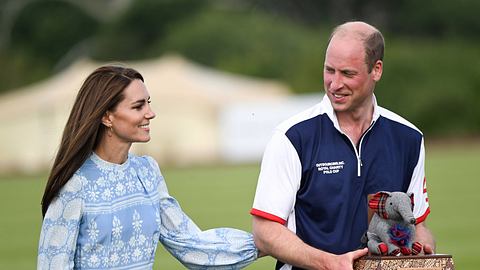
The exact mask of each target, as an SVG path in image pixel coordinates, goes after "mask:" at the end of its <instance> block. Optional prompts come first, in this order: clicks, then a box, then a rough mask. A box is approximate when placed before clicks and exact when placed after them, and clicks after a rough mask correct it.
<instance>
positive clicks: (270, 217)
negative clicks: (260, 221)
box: [250, 208, 287, 225]
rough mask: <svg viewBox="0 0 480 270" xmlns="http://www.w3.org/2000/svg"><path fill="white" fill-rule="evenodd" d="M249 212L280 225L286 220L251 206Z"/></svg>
mask: <svg viewBox="0 0 480 270" xmlns="http://www.w3.org/2000/svg"><path fill="white" fill-rule="evenodd" d="M250 214H251V215H254V216H257V217H261V218H265V219H268V220H271V221H275V222H278V223H280V224H282V225H285V223H287V221H286V220H284V219H283V218H280V217H277V216H275V215H272V214H269V213H267V212H263V211H260V210H258V209H255V208H252V210H250Z"/></svg>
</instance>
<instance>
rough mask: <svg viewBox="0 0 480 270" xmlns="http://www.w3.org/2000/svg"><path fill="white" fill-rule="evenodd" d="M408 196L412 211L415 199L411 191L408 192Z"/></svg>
mask: <svg viewBox="0 0 480 270" xmlns="http://www.w3.org/2000/svg"><path fill="white" fill-rule="evenodd" d="M408 197H410V202H411V204H412V211H413V207H414V206H415V200H414V198H413V193H409V194H408Z"/></svg>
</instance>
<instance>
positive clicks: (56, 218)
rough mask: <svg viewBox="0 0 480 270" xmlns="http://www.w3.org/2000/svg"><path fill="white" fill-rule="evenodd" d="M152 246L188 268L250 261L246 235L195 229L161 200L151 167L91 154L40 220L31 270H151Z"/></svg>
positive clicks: (148, 161) (167, 199)
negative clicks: (35, 264)
mask: <svg viewBox="0 0 480 270" xmlns="http://www.w3.org/2000/svg"><path fill="white" fill-rule="evenodd" d="M158 241H160V242H161V243H162V244H163V245H164V246H165V248H166V249H167V250H168V251H169V252H170V253H171V254H172V255H173V256H175V258H177V259H178V260H179V261H180V262H181V263H182V264H183V265H184V266H185V267H187V268H189V269H207V268H208V269H239V268H243V267H245V266H247V265H248V264H250V263H251V262H253V261H254V260H255V259H256V258H257V249H256V247H255V245H254V243H253V238H252V235H251V234H249V233H247V232H243V231H240V230H236V229H230V228H219V229H212V230H207V231H201V230H200V229H199V228H198V227H197V225H195V223H194V222H193V221H192V220H190V218H189V217H188V216H187V215H186V214H185V213H183V211H182V209H181V208H180V206H179V205H178V203H177V201H176V200H175V199H174V198H173V197H171V196H170V195H169V194H168V191H167V187H166V185H165V181H164V179H163V176H162V174H161V172H160V169H159V168H158V165H157V163H156V162H155V161H154V160H153V159H152V158H151V157H148V156H143V157H139V156H135V155H133V154H129V156H128V159H127V161H126V162H125V163H124V164H121V165H118V164H113V163H109V162H106V161H104V160H102V159H100V158H99V157H98V156H97V155H96V154H92V155H91V156H90V157H89V158H88V159H87V160H86V161H85V163H84V164H83V165H82V167H81V168H80V169H79V170H78V171H77V172H76V173H75V174H74V176H73V177H72V178H71V179H70V180H69V181H68V182H67V184H66V185H65V186H64V187H63V188H62V190H61V191H60V193H59V195H58V197H56V198H55V199H54V200H53V201H52V203H51V204H50V206H49V208H48V211H47V213H46V215H45V218H44V220H43V225H42V231H41V234H40V243H39V249H38V261H37V268H38V269H72V268H75V269H152V267H153V261H154V258H155V251H156V248H157V244H158Z"/></svg>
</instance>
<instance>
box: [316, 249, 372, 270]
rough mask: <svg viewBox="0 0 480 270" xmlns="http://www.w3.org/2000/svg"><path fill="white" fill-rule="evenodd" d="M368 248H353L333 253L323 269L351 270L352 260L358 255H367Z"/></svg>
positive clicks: (357, 257) (358, 256)
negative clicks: (349, 250)
mask: <svg viewBox="0 0 480 270" xmlns="http://www.w3.org/2000/svg"><path fill="white" fill-rule="evenodd" d="M367 253H368V248H364V249H358V250H354V251H351V252H348V253H345V254H341V255H333V258H332V260H330V261H329V262H327V265H325V268H320V269H325V270H336V269H340V270H353V262H354V261H355V260H356V259H359V258H360V257H363V256H365V255H367Z"/></svg>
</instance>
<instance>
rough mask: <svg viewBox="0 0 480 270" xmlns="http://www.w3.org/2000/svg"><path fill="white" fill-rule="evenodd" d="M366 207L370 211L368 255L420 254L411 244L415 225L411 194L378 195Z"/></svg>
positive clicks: (417, 244)
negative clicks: (372, 211) (371, 214)
mask: <svg viewBox="0 0 480 270" xmlns="http://www.w3.org/2000/svg"><path fill="white" fill-rule="evenodd" d="M368 206H369V207H370V208H371V209H372V210H374V214H373V217H372V220H371V221H370V225H369V227H368V232H367V238H368V243H367V245H368V250H369V251H370V253H372V254H376V255H392V256H399V255H401V254H403V255H417V254H418V253H420V251H421V250H422V244H420V243H418V242H413V239H414V237H415V223H416V220H415V217H414V216H413V194H407V193H404V192H386V191H380V192H378V193H376V194H375V195H374V196H373V197H372V198H371V199H370V201H369V202H368Z"/></svg>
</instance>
